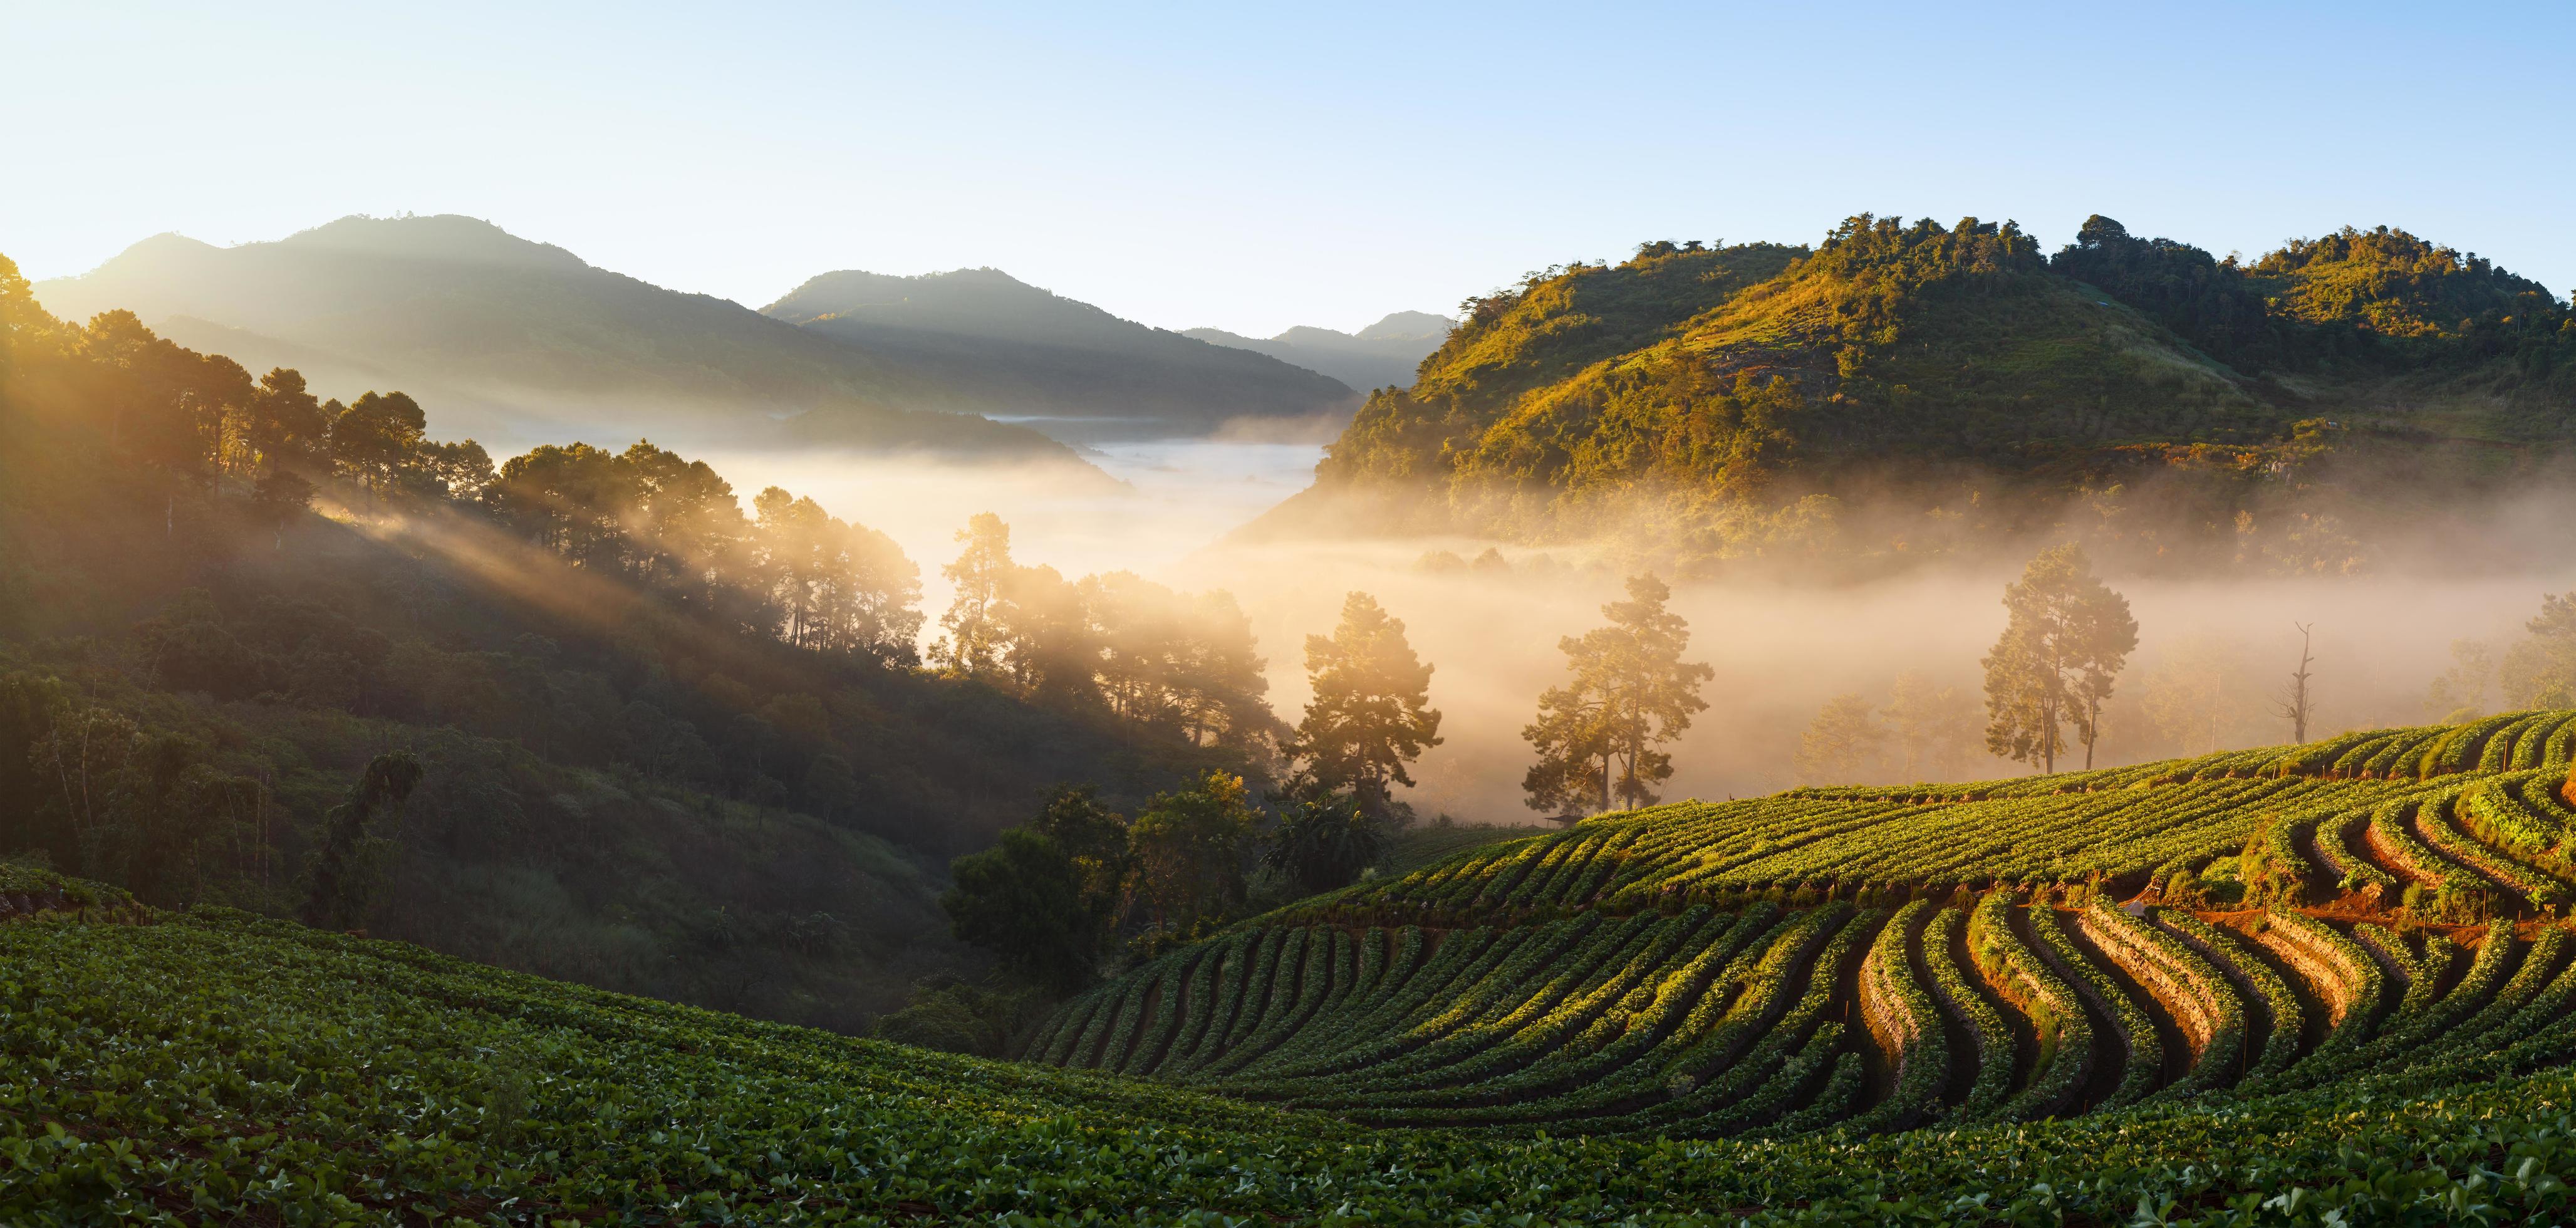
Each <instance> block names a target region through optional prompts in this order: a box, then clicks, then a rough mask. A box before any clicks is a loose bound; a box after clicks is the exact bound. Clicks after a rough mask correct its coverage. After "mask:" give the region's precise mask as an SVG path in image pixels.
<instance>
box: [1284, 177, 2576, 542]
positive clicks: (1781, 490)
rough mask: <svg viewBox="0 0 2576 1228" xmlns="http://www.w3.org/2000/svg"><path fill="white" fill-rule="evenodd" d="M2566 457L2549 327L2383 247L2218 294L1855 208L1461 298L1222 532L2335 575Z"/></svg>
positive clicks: (2565, 339)
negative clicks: (2218, 566)
mask: <svg viewBox="0 0 2576 1228" xmlns="http://www.w3.org/2000/svg"><path fill="white" fill-rule="evenodd" d="M2571 440H2576V315H2571V313H2570V311H2569V309H2568V307H2567V305H2566V304H2565V303H2564V302H2562V301H2560V300H2558V299H2557V298H2555V297H2554V296H2552V295H2551V294H2550V293H2549V292H2548V291H2547V290H2546V289H2545V288H2543V287H2541V286H2539V285H2537V284H2536V283H2533V282H2530V281H2528V280H2525V279H2522V278H2518V277H2514V276H2513V275H2511V274H2509V273H2505V272H2503V271H2501V270H2498V269H2496V268H2495V267H2494V266H2493V265H2492V264H2491V263H2489V262H2487V261H2485V260H2483V259H2481V258H2479V257H2477V256H2475V255H2474V254H2470V255H2463V254H2461V253H2459V252H2456V251H2453V250H2451V249H2448V248H2443V247H2440V246H2438V245H2435V244H2431V243H2428V242H2426V241H2424V240H2421V239H2418V238H2416V237H2414V236H2412V235H2408V234H2406V233H2405V232H2403V231H2395V230H2389V229H2385V228H2383V229H2380V230H2376V231H2368V232H2364V231H2357V230H2349V229H2348V230H2343V231H2339V232H2336V233H2334V234H2332V235H2329V236H2328V237H2326V238H2324V239H2321V240H2316V241H2313V242H2308V241H2302V242H2297V243H2292V244H2290V245H2288V246H2286V247H2284V248H2283V249H2282V250H2281V251H2278V252H2275V253H2272V254H2270V255H2267V256H2264V257H2262V258H2261V259H2259V260H2256V261H2254V262H2251V263H2250V264H2245V265H2242V266H2239V265H2238V264H2236V263H2233V262H2222V261H2218V260H2214V259H2212V258H2210V257H2209V255H2208V254H2207V253H2206V252H2202V251H2200V250H2199V249H2197V248H2192V247H2189V246H2188V245H2184V244H2179V243H2175V242H2172V241H2170V240H2163V239H2157V240H2141V239H2136V238H2133V237H2131V236H2129V235H2128V234H2127V232H2126V230H2125V229H2124V228H2122V227H2120V226H2119V224H2118V223H2117V222H2115V221H2112V220H2110V219H2107V218H2100V217H2097V218H2094V219H2092V220H2091V221H2089V222H2087V223H2086V224H2085V227H2084V228H2083V230H2082V231H2081V232H2080V233H2079V237H2078V240H2077V242H2076V243H2074V244H2072V245H2069V246H2068V247H2067V248H2066V249H2065V250H2063V251H2061V252H2059V253H2057V254H2056V255H2055V256H2054V257H2052V256H2050V255H2048V254H2045V253H2043V252H2042V251H2041V250H2040V247H2039V245H2038V243H2037V242H2036V241H2035V240H2034V239H2032V238H2031V237H2030V236H2029V235H2027V234H2025V233H2023V232H2022V231H2021V230H2020V228H2019V227H2018V226H2016V225H2014V224H2013V223H2010V222H2005V223H2000V224H1996V223H1984V222H1979V221H1977V220H1976V219H1973V218H1971V219H1967V220H1964V221H1961V222H1960V223H1958V224H1957V225H1955V226H1941V225H1938V224H1935V223H1933V222H1930V221H1928V220H1927V221H1922V222H1916V223H1913V224H1910V225H1909V224H1905V223H1903V222H1901V221H1899V220H1897V219H1892V218H1888V219H1882V218H1875V217H1871V216H1868V215H1862V216H1859V217H1855V218H1853V219H1851V220H1850V221H1848V222H1846V223H1845V224H1844V225H1843V226H1841V227H1839V228H1837V229H1836V230H1835V231H1834V232H1833V233H1832V234H1831V235H1829V236H1827V238H1826V239H1825V241H1824V242H1822V243H1821V244H1819V245H1818V246H1816V247H1815V248H1813V249H1808V248H1798V247H1782V246H1778V245H1770V244H1755V245H1746V246H1738V247H1727V248H1717V249H1711V248H1705V247H1701V246H1699V245H1696V244H1692V245H1675V244H1670V243H1657V244H1649V245H1647V246H1645V247H1643V248H1640V249H1639V251H1638V253H1637V255H1636V256H1635V257H1634V258H1632V259H1630V260H1628V261H1626V262H1624V263H1621V264H1618V265H1616V266H1612V265H1607V264H1601V265H1577V266H1574V267H1571V268H1565V269H1559V270H1551V271H1550V272H1548V273H1546V274H1542V275H1537V276H1534V277H1533V278H1532V279H1530V280H1529V281H1528V282H1527V283H1526V284H1524V285H1522V286H1520V287H1517V288H1515V289H1513V290H1510V291H1507V292H1504V293H1501V294H1497V295H1495V296H1493V297H1491V298H1488V299H1485V300H1482V301H1479V302H1477V303H1475V304H1474V305H1473V309H1472V311H1471V313H1470V316H1469V318H1468V319H1467V320H1466V322H1465V323H1463V324H1462V325H1460V327H1459V328H1458V330H1457V331H1456V332H1455V333H1453V334H1451V335H1450V336H1449V338H1448V340H1447V341H1446V342H1445V343H1444V344H1443V345H1442V346H1441V347H1440V349H1439V350H1438V351H1436V352H1435V353H1433V354H1432V355H1431V357H1429V358H1428V359H1426V360H1424V362H1423V364H1422V368H1421V373H1420V376H1419V378H1418V379H1417V380H1416V381H1415V383H1414V384H1413V386H1412V387H1411V388H1408V389H1382V390H1380V391H1378V392H1375V393H1372V394H1371V395H1370V398H1369V401H1368V404H1367V405H1366V406H1365V407H1364V408H1363V409H1362V410H1361V412H1360V414H1359V415H1358V417H1357V418H1355V419H1354V420H1353V422H1352V424H1351V426H1350V428H1349V429H1348V430H1346V431H1344V432H1343V434H1342V435H1341V437H1340V438H1339V439H1338V440H1336V441H1335V442H1334V443H1333V445H1332V446H1331V448H1330V449H1329V454H1328V456H1327V457H1326V459H1325V461H1324V462H1323V464H1322V465H1321V466H1319V468H1318V470H1317V483H1316V486H1315V487H1314V488H1313V489H1312V490H1310V491H1308V492H1306V493H1304V494H1302V495H1300V496H1299V497H1298V498H1296V499H1293V500H1291V501H1290V503H1289V504H1287V505H1285V506H1283V507H1282V508H1281V509H1278V510H1277V511H1274V512H1273V513H1272V514H1271V515H1270V516H1269V517H1266V518H1265V519H1264V520H1263V521H1261V522H1257V523H1256V524H1255V525H1254V526H1252V527H1251V528H1250V529H1249V530H1248V531H1247V532H1248V535H1251V536H1261V535H1278V534H1284V533H1293V532H1316V531H1325V532H1339V531H1348V530H1351V529H1353V528H1362V529H1367V530H1371V531H1387V530H1389V529H1395V530H1400V531H1414V530H1419V529H1437V530H1441V531H1462V532H1468V533H1477V534H1484V535H1490V536H1501V537H1518V538H1524V539H1547V538H1551V537H1556V538H1564V537H1574V536H1583V535H1592V534H1599V533H1604V532H1619V533H1623V534H1625V535H1626V536H1629V537H1631V538H1652V539H1654V541H1655V542H1656V543H1658V546H1657V549H1658V550H1659V551H1660V554H1661V557H1662V559H1663V560H1664V561H1665V562H1666V563H1668V564H1669V565H1672V566H1676V567H1680V568H1682V569H1683V570H1686V571H1709V570H1713V569H1716V568H1719V567H1721V566H1723V565H1725V564H1727V563H1728V562H1729V561H1730V560H1752V559H1756V558H1766V557H1767V558H1784V557H1815V556H1823V555H1831V556H1843V557H1850V556H1855V555H1875V556H1879V557H1886V558H1893V557H1895V556H1899V555H1906V556H1912V557H1918V558H1919V557H1924V556H1927V555H1937V554H1940V553H1944V552H1948V551H1952V550H1963V549H1969V548H1974V547H1976V546H1978V545H1979V543H1981V542H1992V541H1995V540H1998V539H2002V538H2007V537H2012V536H2015V535H2019V534H2025V533H2032V532H2042V531H2047V532H2060V533H2067V532H2076V531H2078V530H2079V529H2080V531H2081V532H2082V533H2083V534H2084V535H2087V536H2090V537H2095V538H2099V539H2101V540H2103V541H2104V542H2106V543H2107V544H2108V545H2110V546H2111V547H2112V548H2114V549H2115V550H2127V551H2130V552H2133V553H2136V554H2138V555H2139V556H2141V557H2152V558H2161V559H2167V560H2173V561H2180V560H2184V559H2191V558H2201V557H2216V556H2218V555H2221V554H2231V555H2236V556H2243V557H2251V558H2259V559H2261V560H2264V565H2265V566H2269V567H2273V568H2275V569H2287V570H2317V569H2329V570H2332V569H2342V568H2347V567H2350V566H2355V565H2359V564H2360V563H2361V562H2362V561H2365V560H2366V558H2367V557H2368V556H2369V555H2370V554H2371V553H2372V552H2373V551H2374V550H2376V549H2378V548H2379V545H2378V543H2379V542H2380V541H2381V539H2382V537H2383V536H2384V535H2385V534H2391V533H2398V532H2403V531H2409V530H2410V529H2412V528H2420V527H2421V526H2422V525H2423V524H2424V523H2425V517H2426V515H2427V514H2428V513H2429V512H2431V511H2433V510H2435V509H2436V505H2437V503H2438V502H2439V500H2437V499H2436V498H2435V495H2436V493H2437V492H2444V491H2448V492H2452V493H2456V492H2458V491H2459V490H2460V489H2462V488H2463V487H2465V488H2466V489H2468V490H2470V491H2471V492H2473V493H2474V492H2501V491H2503V490H2505V489H2506V488H2507V487H2516V486H2519V485H2521V484H2524V483H2526V482H2530V481H2533V480H2535V479H2536V475H2539V474H2545V473H2554V472H2557V467H2558V466H2559V465H2561V464H2562V463H2563V462H2564V459H2565V453H2566V445H2567V444H2568V443H2569V442H2570V441H2571ZM2077 504H2082V505H2084V507H2085V508H2089V509H2091V510H2080V509H2079V510H2076V511H2070V508H2074V507H2075V505H2077ZM2070 517H2072V519H2070ZM2249 517H2250V518H2251V519H2250V520H2248V519H2247V518H2249ZM2070 524H2071V525H2073V526H2074V527H2072V528H2070V527H2069V526H2070Z"/></svg>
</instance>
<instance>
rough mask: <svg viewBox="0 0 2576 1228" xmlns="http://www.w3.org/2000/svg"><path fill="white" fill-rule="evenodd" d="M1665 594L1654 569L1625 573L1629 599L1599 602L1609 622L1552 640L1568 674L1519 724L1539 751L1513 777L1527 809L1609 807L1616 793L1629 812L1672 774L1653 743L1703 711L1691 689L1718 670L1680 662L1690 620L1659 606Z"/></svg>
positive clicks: (1667, 760) (1647, 799) (1673, 733)
mask: <svg viewBox="0 0 2576 1228" xmlns="http://www.w3.org/2000/svg"><path fill="white" fill-rule="evenodd" d="M1671 597H1672V590H1671V589H1670V588H1668V587H1666V586H1665V584H1664V582H1663V581H1661V580H1659V579H1657V578H1655V577H1654V576H1653V575H1651V574H1648V575H1642V576H1631V577H1629V579H1628V600H1626V601H1613V602H1611V603H1609V604H1607V605H1604V606H1602V607H1601V613H1602V614H1603V616H1605V617H1607V618H1608V619H1609V620H1610V625H1609V626H1607V627H1600V628H1596V629H1594V630H1591V631H1587V632H1585V633H1584V634H1583V635H1582V636H1581V637H1579V638H1578V637H1575V636H1567V637H1565V638H1564V639H1561V640H1558V641H1557V650H1558V651H1560V652H1563V653H1564V654H1565V658H1566V666H1567V668H1568V669H1569V670H1570V671H1571V672H1572V673H1573V675H1574V677H1573V679H1572V680H1571V681H1569V682H1568V683H1566V684H1565V685H1563V686H1558V687H1551V688H1549V689H1548V690H1547V691H1546V692H1545V693H1544V694H1542V695H1540V696H1539V701H1538V710H1539V714H1538V720H1537V721H1536V722H1535V723H1533V724H1530V725H1528V726H1526V727H1524V728H1523V729H1522V730H1521V737H1522V738H1523V739H1524V740H1526V741H1528V742H1529V743H1530V744H1531V745H1532V746H1533V747H1535V748H1536V749H1537V751H1538V762H1537V763H1536V764H1534V765H1532V766H1531V768H1530V770H1529V772H1528V774H1526V775H1525V776H1523V777H1522V779H1521V787H1522V788H1523V789H1525V790H1527V791H1528V793H1529V795H1530V796H1529V799H1528V803H1527V804H1528V805H1529V806H1530V808H1532V809H1534V810H1564V809H1567V808H1570V807H1578V806H1579V807H1585V808H1588V809H1591V810H1595V811H1598V810H1607V809H1609V808H1610V798H1611V797H1612V796H1613V795H1614V794H1615V795H1617V796H1619V797H1620V798H1622V799H1623V800H1625V801H1626V802H1627V803H1628V805H1629V807H1630V808H1632V809H1633V808H1635V807H1638V806H1643V805H1646V804H1648V803H1651V802H1653V801H1654V800H1655V793H1654V792H1653V789H1652V786H1654V785H1658V784H1661V783H1663V782H1664V781H1666V780H1669V779H1671V778H1672V774H1673V765H1672V756H1670V755H1667V754H1665V753H1663V752H1662V751H1658V750H1655V749H1654V747H1656V746H1659V745H1662V744H1664V743H1667V742H1670V741H1672V740H1673V739H1675V738H1678V737H1680V736H1681V734H1682V731H1684V730H1686V729H1689V728H1690V719H1691V715H1692V714H1693V713H1697V712H1702V711H1705V710H1707V708H1708V703H1707V701H1705V700H1703V699H1701V698H1700V697H1699V688H1700V684H1701V683H1704V682H1706V681H1708V680H1709V679H1710V678H1712V677H1714V676H1715V674H1716V671H1714V670H1712V669H1711V668H1709V667H1708V666H1707V665H1706V664H1701V663H1693V662H1685V661H1683V660H1682V659H1681V658H1682V653H1683V651H1684V650H1686V649H1687V648H1689V646H1690V624H1689V623H1687V622H1685V621H1683V619H1682V617H1681V616H1680V615H1678V614H1675V613H1673V612H1671V611H1670V610H1667V609H1665V608H1664V603H1665V602H1666V601H1668V600H1670V599H1671Z"/></svg>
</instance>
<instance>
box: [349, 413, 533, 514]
mask: <svg viewBox="0 0 2576 1228" xmlns="http://www.w3.org/2000/svg"><path fill="white" fill-rule="evenodd" d="M323 408H324V410H325V412H327V413H329V414H330V428H331V461H332V464H333V465H334V466H336V467H337V468H338V469H339V471H340V473H341V474H342V475H343V476H345V477H347V478H348V479H349V480H351V481H353V482H356V483H357V484H359V485H361V486H364V487H366V488H367V490H368V491H369V492H371V493H373V494H374V495H375V496H376V497H377V498H379V499H381V498H383V497H385V496H386V495H388V494H390V493H392V491H393V488H394V482H395V479H396V477H397V476H398V475H399V473H400V471H401V469H402V467H403V465H404V463H405V462H407V461H409V460H410V459H411V454H412V450H413V449H414V448H417V447H419V446H420V443H421V437H422V433H423V432H424V431H426V430H427V429H428V426H429V419H428V417H427V415H425V414H423V413H422V412H421V409H420V403H419V402H418V401H414V400H413V399H411V398H410V397H409V396H406V395H404V394H402V393H399V392H389V393H375V392H369V393H367V394H366V395H364V396H361V397H359V398H358V399H357V400H355V401H352V402H350V403H349V404H348V405H346V406H341V405H340V404H339V402H337V401H334V402H331V403H329V404H327V405H325V406H324V407H323ZM574 446H576V447H579V446H580V445H578V444H576V445H574Z"/></svg>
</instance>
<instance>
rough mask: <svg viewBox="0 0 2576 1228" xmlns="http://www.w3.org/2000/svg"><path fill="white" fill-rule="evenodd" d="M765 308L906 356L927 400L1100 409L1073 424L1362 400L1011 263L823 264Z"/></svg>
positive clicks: (1079, 411)
mask: <svg viewBox="0 0 2576 1228" xmlns="http://www.w3.org/2000/svg"><path fill="white" fill-rule="evenodd" d="M761 312H762V314H764V315H767V316H769V317H770V318H772V319H776V320H784V321H786V322H788V323H790V324H794V325H796V326H798V327H800V328H802V329H804V330H806V331H807V332H811V333H814V334H817V335H820V336H826V337H831V338H833V339H835V340H839V341H844V342H847V343H849V344H850V345H851V346H853V347H854V348H856V349H858V350H861V351H862V352H865V353H867V354H869V355H871V356H874V357H876V358H878V359H880V360H883V361H889V362H894V363H898V364H900V365H901V366H902V367H903V368H904V369H905V370H906V371H908V372H910V373H912V374H913V375H914V376H915V377H916V378H918V379H920V380H922V381H923V382H924V383H926V384H931V385H935V386H936V387H937V388H938V389H939V391H938V392H937V393H936V394H935V396H934V397H933V399H932V400H930V401H928V402H925V403H929V404H934V405H936V406H939V407H942V408H951V409H959V410H967V411H981V412H991V413H1006V414H1009V415H1012V416H1014V417H1022V418H1048V419H1075V420H1086V421H1087V422H1088V425H1087V426H1086V425H1080V424H1078V423H1075V422H1049V423H1048V424H1047V427H1048V429H1050V430H1053V431H1055V432H1056V433H1057V434H1060V435H1067V436H1068V437H1073V435H1093V436H1105V435H1166V434H1197V433H1201V432H1204V431H1206V430H1209V429H1211V428H1213V427H1215V426H1217V425H1218V424H1220V423H1223V422H1225V421H1226V420H1228V419H1232V418H1311V417H1318V416H1323V415H1339V414H1343V413H1347V412H1349V411H1350V409H1351V408H1352V407H1353V406H1354V405H1356V404H1357V403H1358V401H1359V394H1357V393H1355V392H1352V391H1351V390H1350V388H1349V387H1347V386H1345V385H1343V384H1341V383H1340V382H1338V381H1336V380H1334V379H1333V378H1331V377H1330V376H1327V375H1322V374H1318V373H1317V372H1314V371H1310V370H1307V369H1305V368H1303V367H1297V366H1291V365H1290V364H1289V363H1287V362H1283V361H1280V359H1278V358H1276V357H1272V356H1270V355H1267V354H1255V353H1247V352H1245V351H1243V350H1239V349H1232V348H1228V347H1226V346H1223V345H1211V344H1209V343H1208V342H1206V341H1204V340H1201V339H1199V338H1196V337H1191V336H1187V335H1184V334H1181V333H1174V332H1168V331H1166V330H1163V329H1159V328H1150V327H1147V326H1146V325H1143V324H1138V323H1135V322H1133V321H1130V320H1122V319H1119V318H1118V317H1116V316H1113V315H1111V314H1109V313H1108V312H1106V311H1102V310H1101V309H1099V308H1097V307H1094V306H1092V305H1090V304H1089V303H1081V302H1076V301H1074V300H1072V299H1069V298H1065V297H1063V296H1061V295H1057V294H1052V293H1049V292H1047V291H1045V290H1041V289H1039V288H1037V287H1035V286H1032V285H1028V284H1026V283H1024V282H1021V281H1019V280H1017V279H1015V278H1013V277H1012V276H1010V275H1009V274H1007V273H1004V272H1002V271H1001V270H999V269H959V270H956V271H954V272H948V273H930V274H925V275H923V276H920V277H892V276H887V275H885V274H880V273H864V272H856V271H845V272H838V273H825V274H823V275H821V276H819V277H815V278H812V279H809V280H808V281H806V282H805V283H804V284H803V285H800V286H798V287H796V288H795V289H794V290H792V291H789V292H788V293H787V295H786V296H785V297H783V298H781V299H779V300H778V301H777V302H774V303H771V304H770V305H768V306H767V307H764V308H762V309H761ZM1068 432H1071V433H1072V434H1068Z"/></svg>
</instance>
